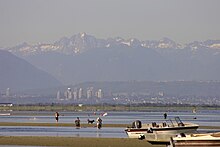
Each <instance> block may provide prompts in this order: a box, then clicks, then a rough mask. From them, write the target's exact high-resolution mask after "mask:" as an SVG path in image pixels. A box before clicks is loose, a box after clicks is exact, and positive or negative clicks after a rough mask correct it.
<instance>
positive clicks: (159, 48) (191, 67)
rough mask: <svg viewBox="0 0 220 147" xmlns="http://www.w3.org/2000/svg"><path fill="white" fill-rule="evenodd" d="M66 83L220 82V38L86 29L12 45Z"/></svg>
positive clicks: (42, 68) (20, 54)
mask: <svg viewBox="0 0 220 147" xmlns="http://www.w3.org/2000/svg"><path fill="white" fill-rule="evenodd" d="M5 50H9V51H11V52H12V53H14V54H15V55H17V56H19V57H21V58H23V59H25V60H26V61H28V62H30V63H31V64H32V65H34V66H36V67H38V68H39V69H41V70H44V71H46V72H47V73H50V74H51V75H53V76H54V77H55V78H56V79H58V80H59V81H61V82H63V83H64V84H72V83H79V82H85V81H121V80H124V81H126V80H131V79H132V80H140V81H141V80H150V81H158V80H220V78H219V74H220V66H219V62H220V40H207V41H204V42H199V41H195V42H192V43H189V44H186V45H181V44H179V43H176V42H175V41H173V40H171V39H168V38H163V39H161V40H146V41H140V40H138V39H136V38H130V39H124V38H121V37H116V38H108V39H97V38H96V37H94V36H91V35H88V34H86V33H79V34H76V35H73V36H72V37H70V38H68V37H63V38H61V39H60V40H58V41H56V42H55V43H52V44H45V43H38V44H35V45H30V44H27V43H23V44H20V45H18V46H15V47H12V48H8V49H5Z"/></svg>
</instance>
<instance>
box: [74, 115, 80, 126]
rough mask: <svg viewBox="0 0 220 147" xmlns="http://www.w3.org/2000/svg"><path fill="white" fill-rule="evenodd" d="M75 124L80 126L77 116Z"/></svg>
mask: <svg viewBox="0 0 220 147" xmlns="http://www.w3.org/2000/svg"><path fill="white" fill-rule="evenodd" d="M75 124H76V127H78V128H79V127H80V119H79V117H77V118H76V120H75Z"/></svg>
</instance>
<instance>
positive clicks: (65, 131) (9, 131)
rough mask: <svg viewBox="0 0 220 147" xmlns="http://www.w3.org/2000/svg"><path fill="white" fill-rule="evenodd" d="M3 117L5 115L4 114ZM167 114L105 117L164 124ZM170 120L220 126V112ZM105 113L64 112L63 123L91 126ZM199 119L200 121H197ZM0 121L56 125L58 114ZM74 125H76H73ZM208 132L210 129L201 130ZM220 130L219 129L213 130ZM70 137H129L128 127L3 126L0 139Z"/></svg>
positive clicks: (116, 121)
mask: <svg viewBox="0 0 220 147" xmlns="http://www.w3.org/2000/svg"><path fill="white" fill-rule="evenodd" d="M1 113H2V114H3V112H1ZM163 113H164V112H108V115H107V116H101V118H102V120H103V123H106V124H130V123H132V122H133V121H134V120H141V121H142V122H143V123H151V122H153V121H155V122H162V121H163ZM166 113H167V114H168V118H173V117H175V116H179V117H180V118H181V120H182V121H183V122H193V123H196V124H199V125H201V126H220V111H219V110H202V111H199V112H197V113H196V114H193V113H192V112H191V111H181V112H166ZM100 114H101V112H96V113H93V112H60V119H59V122H60V123H73V122H74V121H75V119H76V117H79V118H80V120H81V123H87V119H94V120H95V119H96V118H97V117H99V116H100ZM195 118H196V119H195ZM0 122H41V123H47V122H48V123H53V122H55V118H54V112H11V115H10V116H2V115H1V116H0ZM73 126H74V124H73ZM200 131H208V130H200ZM209 131H211V132H212V131H219V130H209ZM12 135H13V136H70V137H115V138H124V137H127V136H126V134H125V132H124V128H102V129H101V130H97V129H96V128H95V127H94V128H93V127H92V128H91V127H89V128H80V129H76V128H75V127H29V126H23V127H18V126H11V127H8V126H2V127H0V136H12Z"/></svg>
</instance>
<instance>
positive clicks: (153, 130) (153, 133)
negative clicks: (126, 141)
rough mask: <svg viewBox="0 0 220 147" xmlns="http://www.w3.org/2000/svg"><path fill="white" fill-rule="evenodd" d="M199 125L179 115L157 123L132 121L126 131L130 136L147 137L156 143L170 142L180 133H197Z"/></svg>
mask: <svg viewBox="0 0 220 147" xmlns="http://www.w3.org/2000/svg"><path fill="white" fill-rule="evenodd" d="M198 127H199V125H197V124H194V123H183V122H182V121H181V120H180V118H179V117H175V118H174V119H173V120H172V119H167V120H164V122H163V123H160V124H157V123H156V122H152V123H151V124H143V125H142V124H141V121H138V120H137V121H135V122H133V123H132V127H131V128H126V129H125V132H126V133H127V135H128V137H129V138H139V139H146V140H147V141H148V142H150V143H152V144H155V143H159V144H161V143H166V144H167V143H169V141H170V137H174V136H175V135H176V134H180V133H195V131H196V130H197V129H198Z"/></svg>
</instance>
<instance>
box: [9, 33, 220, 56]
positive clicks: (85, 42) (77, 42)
mask: <svg viewBox="0 0 220 147" xmlns="http://www.w3.org/2000/svg"><path fill="white" fill-rule="evenodd" d="M121 46H125V47H126V46H127V47H131V48H138V47H143V48H150V49H157V50H158V49H159V50H161V51H162V49H183V48H188V49H191V50H192V51H195V50H198V49H202V48H205V49H209V48H210V49H218V50H219V49H220V40H207V41H204V42H198V41H194V42H192V43H189V44H186V45H185V46H184V47H183V46H182V45H180V44H178V43H176V42H175V41H173V40H171V39H169V38H162V39H161V40H146V41H140V40H138V39H136V38H130V39H127V40H125V39H123V38H121V37H116V38H109V39H97V38H95V37H94V36H91V35H87V34H86V33H85V32H82V33H78V34H76V35H73V36H72V37H70V38H67V37H63V38H61V39H60V40H58V41H56V42H55V43H54V44H41V43H38V44H36V45H29V44H27V43H22V44H20V45H18V46H15V47H12V48H9V49H8V50H10V51H11V52H14V53H15V54H20V55H30V54H40V53H43V52H59V53H63V54H80V53H83V52H86V51H87V50H90V49H94V48H109V47H121ZM159 50H158V51H159Z"/></svg>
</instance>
